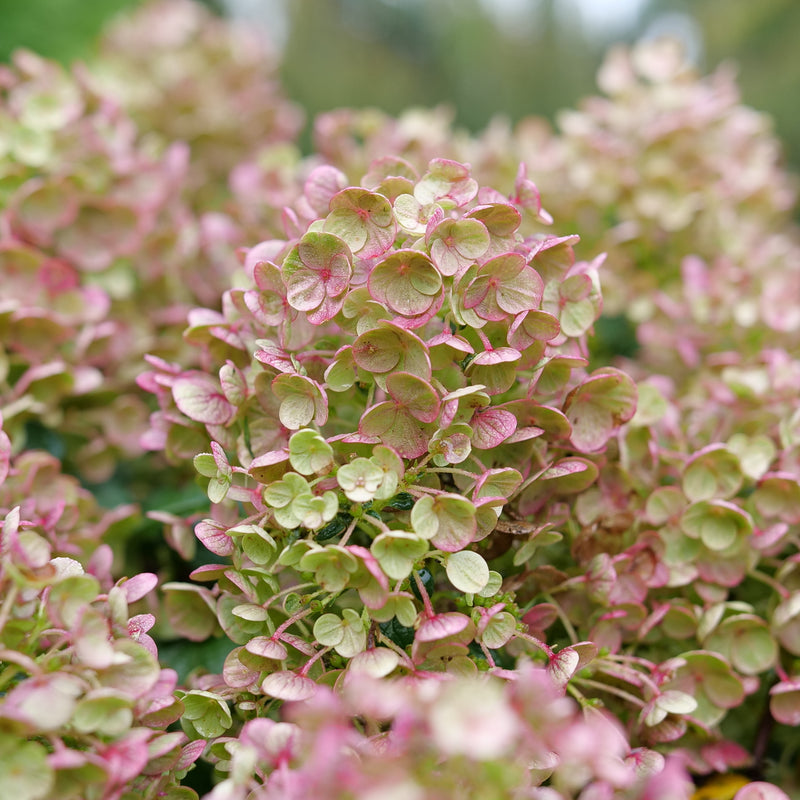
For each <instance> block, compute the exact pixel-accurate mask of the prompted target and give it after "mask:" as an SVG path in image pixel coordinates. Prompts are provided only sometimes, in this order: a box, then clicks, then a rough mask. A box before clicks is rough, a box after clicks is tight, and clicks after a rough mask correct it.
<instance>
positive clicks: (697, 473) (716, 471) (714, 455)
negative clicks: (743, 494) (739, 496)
mask: <svg viewBox="0 0 800 800" xmlns="http://www.w3.org/2000/svg"><path fill="white" fill-rule="evenodd" d="M742 477H743V476H742V470H741V467H740V466H739V459H738V458H737V457H736V456H735V455H734V454H733V453H731V452H730V451H729V450H728V449H727V448H726V447H724V446H723V445H719V444H715V445H710V446H709V447H706V448H704V449H703V450H701V451H700V452H698V453H696V454H695V455H694V456H693V457H692V458H691V459H690V460H689V462H688V463H687V465H686V468H685V469H684V471H683V482H682V488H683V492H684V494H685V495H686V496H687V497H688V498H689V500H691V501H692V502H697V501H700V500H711V499H712V498H719V499H727V498H729V497H732V496H733V495H735V494H736V492H737V491H739V487H740V486H741V485H742Z"/></svg>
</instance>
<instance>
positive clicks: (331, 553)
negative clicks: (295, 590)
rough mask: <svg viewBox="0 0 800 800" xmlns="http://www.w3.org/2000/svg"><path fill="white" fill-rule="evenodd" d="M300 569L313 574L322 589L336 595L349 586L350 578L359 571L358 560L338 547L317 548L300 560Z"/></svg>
mask: <svg viewBox="0 0 800 800" xmlns="http://www.w3.org/2000/svg"><path fill="white" fill-rule="evenodd" d="M298 569H300V570H301V571H303V572H313V573H314V578H315V579H316V581H317V583H318V584H319V585H320V587H321V588H322V589H324V590H325V591H326V592H334V593H335V592H341V591H342V590H343V589H344V588H345V587H346V586H347V584H348V582H349V580H350V576H351V575H352V574H353V573H354V572H355V571H356V570H357V569H358V559H357V558H356V557H355V556H354V555H353V554H352V553H351V552H349V551H348V550H346V549H345V548H343V547H339V546H338V545H328V546H327V547H315V548H314V549H313V550H309V551H308V552H307V553H306V554H305V555H304V556H303V557H302V558H301V559H300V563H299V564H298Z"/></svg>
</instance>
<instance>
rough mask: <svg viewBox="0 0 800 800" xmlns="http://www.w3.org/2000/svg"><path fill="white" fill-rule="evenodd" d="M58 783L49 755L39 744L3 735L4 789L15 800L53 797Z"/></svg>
mask: <svg viewBox="0 0 800 800" xmlns="http://www.w3.org/2000/svg"><path fill="white" fill-rule="evenodd" d="M54 781H55V774H54V772H53V768H52V767H51V766H50V765H49V764H48V762H47V752H46V750H45V749H44V747H43V746H42V745H41V744H39V743H38V742H26V741H25V740H24V739H21V738H19V737H17V736H14V735H10V734H7V733H5V732H4V733H0V786H2V787H3V793H4V794H5V795H6V796H7V797H9V798H14V800H45V799H46V798H50V797H51V796H52V795H51V792H52V790H53V785H54Z"/></svg>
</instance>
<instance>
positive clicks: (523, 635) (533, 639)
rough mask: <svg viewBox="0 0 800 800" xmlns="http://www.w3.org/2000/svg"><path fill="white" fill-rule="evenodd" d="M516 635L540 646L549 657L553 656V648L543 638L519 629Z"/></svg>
mask: <svg viewBox="0 0 800 800" xmlns="http://www.w3.org/2000/svg"><path fill="white" fill-rule="evenodd" d="M515 637H516V638H517V639H525V641H526V642H530V643H531V644H532V645H534V646H535V647H538V648H539V649H540V650H541V651H542V652H543V653H544V654H545V655H546V656H547V657H548V658H552V657H553V651H552V649H551V648H550V647H549V646H548V645H546V644H545V643H544V642H543V641H541V639H537V638H536V637H535V636H532V635H531V634H530V633H523V632H522V631H517V632H516V634H515Z"/></svg>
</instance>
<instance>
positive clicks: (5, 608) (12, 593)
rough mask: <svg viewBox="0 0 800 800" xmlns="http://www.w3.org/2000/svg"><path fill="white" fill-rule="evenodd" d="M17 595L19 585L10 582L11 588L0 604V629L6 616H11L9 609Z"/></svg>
mask: <svg viewBox="0 0 800 800" xmlns="http://www.w3.org/2000/svg"><path fill="white" fill-rule="evenodd" d="M18 595H19V586H17V584H16V583H12V584H11V588H10V589H9V590H8V593H7V594H6V596H5V597H4V598H3V605H2V606H0V631H2V630H3V628H5V626H6V622H8V618H9V617H10V616H11V609H12V608H13V607H14V603H15V602H16V600H17V596H18Z"/></svg>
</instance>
